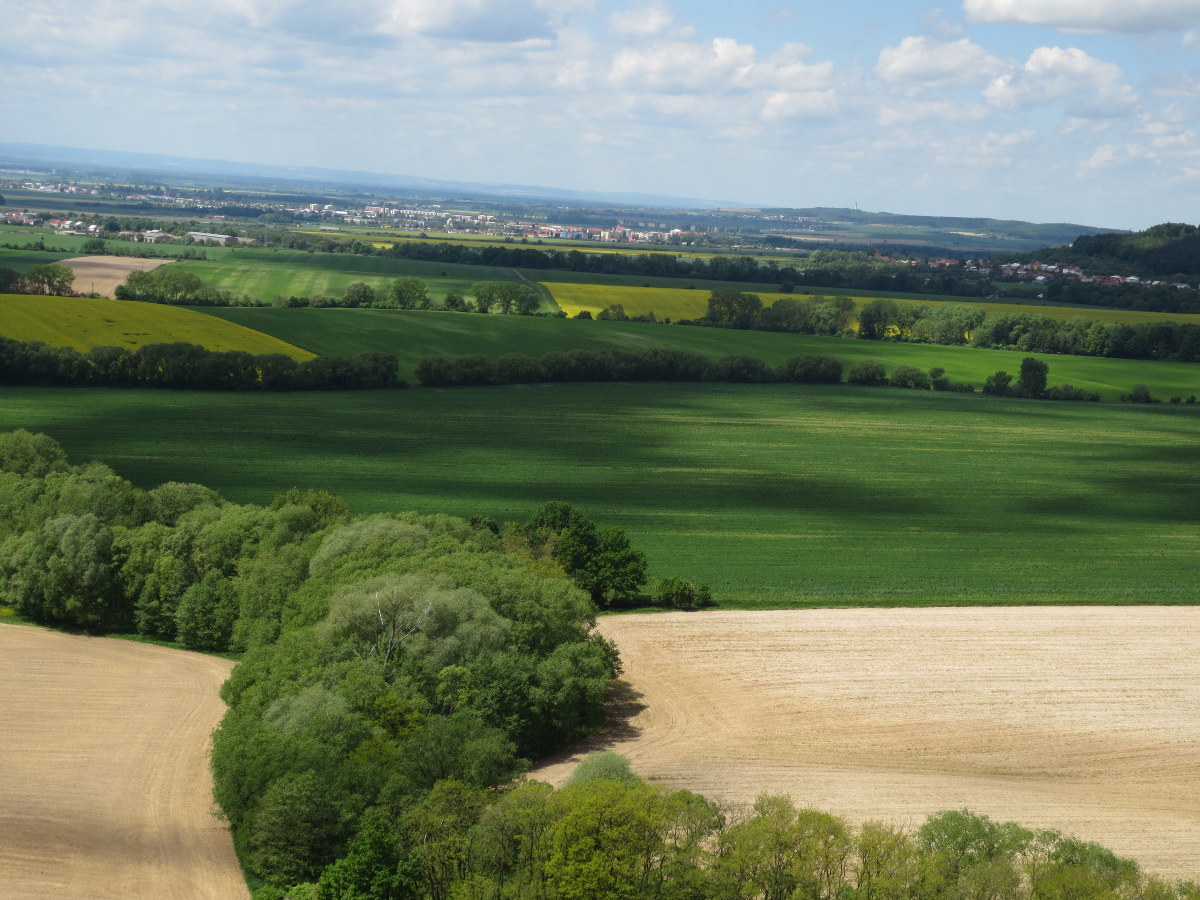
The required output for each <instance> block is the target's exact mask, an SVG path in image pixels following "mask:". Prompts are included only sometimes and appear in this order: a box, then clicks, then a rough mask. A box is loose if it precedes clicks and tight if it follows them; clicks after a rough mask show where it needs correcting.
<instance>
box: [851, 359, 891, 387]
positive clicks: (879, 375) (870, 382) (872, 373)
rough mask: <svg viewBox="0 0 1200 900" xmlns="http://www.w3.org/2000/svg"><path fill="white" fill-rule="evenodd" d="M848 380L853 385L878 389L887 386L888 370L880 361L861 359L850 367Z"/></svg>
mask: <svg viewBox="0 0 1200 900" xmlns="http://www.w3.org/2000/svg"><path fill="white" fill-rule="evenodd" d="M846 380H847V381H849V382H850V383H851V384H861V385H866V386H868V387H877V386H879V385H883V384H887V370H886V369H885V368H884V366H883V363H882V362H881V361H880V360H878V359H860V360H859V361H858V362H856V363H855V364H854V365H852V366H851V367H850V374H849V376H847V378H846Z"/></svg>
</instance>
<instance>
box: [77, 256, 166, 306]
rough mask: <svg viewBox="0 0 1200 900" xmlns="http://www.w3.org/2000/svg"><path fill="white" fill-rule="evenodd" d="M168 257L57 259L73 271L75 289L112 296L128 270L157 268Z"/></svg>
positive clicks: (164, 262)
mask: <svg viewBox="0 0 1200 900" xmlns="http://www.w3.org/2000/svg"><path fill="white" fill-rule="evenodd" d="M169 262H170V260H169V259H139V258H137V257H134V256H77V257H76V258H75V259H63V260H59V263H58V264H59V265H60V266H67V267H68V268H70V269H71V270H72V271H73V272H74V273H75V284H74V285H73V287H74V289H75V290H76V291H79V292H80V293H84V294H99V295H100V296H102V297H108V298H110V299H111V298H112V297H114V296H115V294H114V292H115V291H116V289H117V285H120V284H124V283H125V278H126V277H127V276H128V275H129V273H130V272H137V271H145V272H149V271H150V270H151V269H157V268H158V267H159V266H161V265H164V264H166V263H169Z"/></svg>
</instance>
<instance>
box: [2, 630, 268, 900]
mask: <svg viewBox="0 0 1200 900" xmlns="http://www.w3.org/2000/svg"><path fill="white" fill-rule="evenodd" d="M231 667H232V663H229V662H226V661H225V660H222V659H217V658H214V657H210V656H203V655H201V654H198V653H185V652H182V651H178V650H170V649H167V648H164V647H155V646H150V645H147V644H137V643H132V642H129V641H119V640H112V639H107V638H88V637H80V636H76V635H66V634H60V633H58V632H54V631H45V630H42V629H39V628H29V627H22V626H17V625H0V683H2V684H3V685H4V688H5V690H4V694H3V696H2V698H0V722H2V723H3V726H2V727H0V772H3V773H4V777H3V779H0V872H3V873H4V876H3V882H4V888H3V890H2V891H0V893H3V895H4V897H5V898H6V900H45V898H47V897H55V898H63V900H80V898H141V897H154V898H156V900H158V898H188V900H192V898H213V900H226V898H238V897H248V896H249V893H248V892H247V890H246V885H245V882H244V880H243V878H242V873H241V870H240V869H239V867H238V863H237V858H236V857H235V856H234V852H233V844H232V842H231V840H230V837H229V831H228V829H227V828H226V827H225V826H224V825H223V824H222V823H221V822H220V821H219V820H218V819H217V818H216V817H215V816H214V814H213V803H212V779H211V776H210V775H209V770H208V744H209V734H210V733H211V732H212V730H213V728H215V727H216V724H217V722H218V721H219V719H220V717H221V715H222V714H223V713H224V705H223V704H222V703H221V700H220V698H219V697H218V695H217V691H218V688H219V687H220V685H221V682H222V681H224V679H225V678H226V677H227V676H228V675H229V670H230V668H231Z"/></svg>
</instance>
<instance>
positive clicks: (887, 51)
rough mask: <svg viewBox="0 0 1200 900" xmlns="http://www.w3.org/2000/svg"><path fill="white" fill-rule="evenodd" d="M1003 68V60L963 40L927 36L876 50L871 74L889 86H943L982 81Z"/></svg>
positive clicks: (908, 39) (910, 38)
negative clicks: (943, 41) (877, 59)
mask: <svg viewBox="0 0 1200 900" xmlns="http://www.w3.org/2000/svg"><path fill="white" fill-rule="evenodd" d="M1004 68H1005V64H1004V62H1003V60H1001V59H999V58H998V57H995V56H992V55H991V54H990V53H988V52H987V51H986V50H984V49H983V48H982V47H980V46H979V45H978V44H974V43H972V42H971V41H969V40H967V39H966V38H962V39H960V40H957V41H951V42H948V43H938V42H937V41H934V40H931V39H930V38H927V37H906V38H905V39H904V40H902V41H901V42H900V44H899V45H898V46H896V47H884V48H883V50H881V51H880V53H879V61H878V62H877V63H876V65H875V73H876V74H877V75H878V76H879V77H880V78H882V79H883V80H884V81H888V82H891V83H893V84H896V83H905V84H920V85H924V86H928V87H945V86H951V85H958V84H970V83H972V82H976V81H986V80H987V79H989V78H992V77H994V76H996V75H998V74H999V73H1000V72H1001V71H1002V70H1003V69H1004Z"/></svg>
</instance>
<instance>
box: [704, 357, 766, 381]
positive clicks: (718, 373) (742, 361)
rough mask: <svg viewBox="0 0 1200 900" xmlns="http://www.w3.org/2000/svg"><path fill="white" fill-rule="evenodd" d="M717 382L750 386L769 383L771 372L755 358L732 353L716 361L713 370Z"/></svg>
mask: <svg viewBox="0 0 1200 900" xmlns="http://www.w3.org/2000/svg"><path fill="white" fill-rule="evenodd" d="M714 374H715V377H716V380H717V381H731V382H734V383H738V384H751V383H759V382H764V381H771V380H772V379H771V374H772V373H771V370H770V368H768V366H767V364H766V363H765V362H763V361H762V360H761V359H759V358H758V357H757V356H748V355H746V354H745V353H733V354H730V355H729V356H722V357H721V358H720V359H719V360H717V367H716V370H715V373H714Z"/></svg>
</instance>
